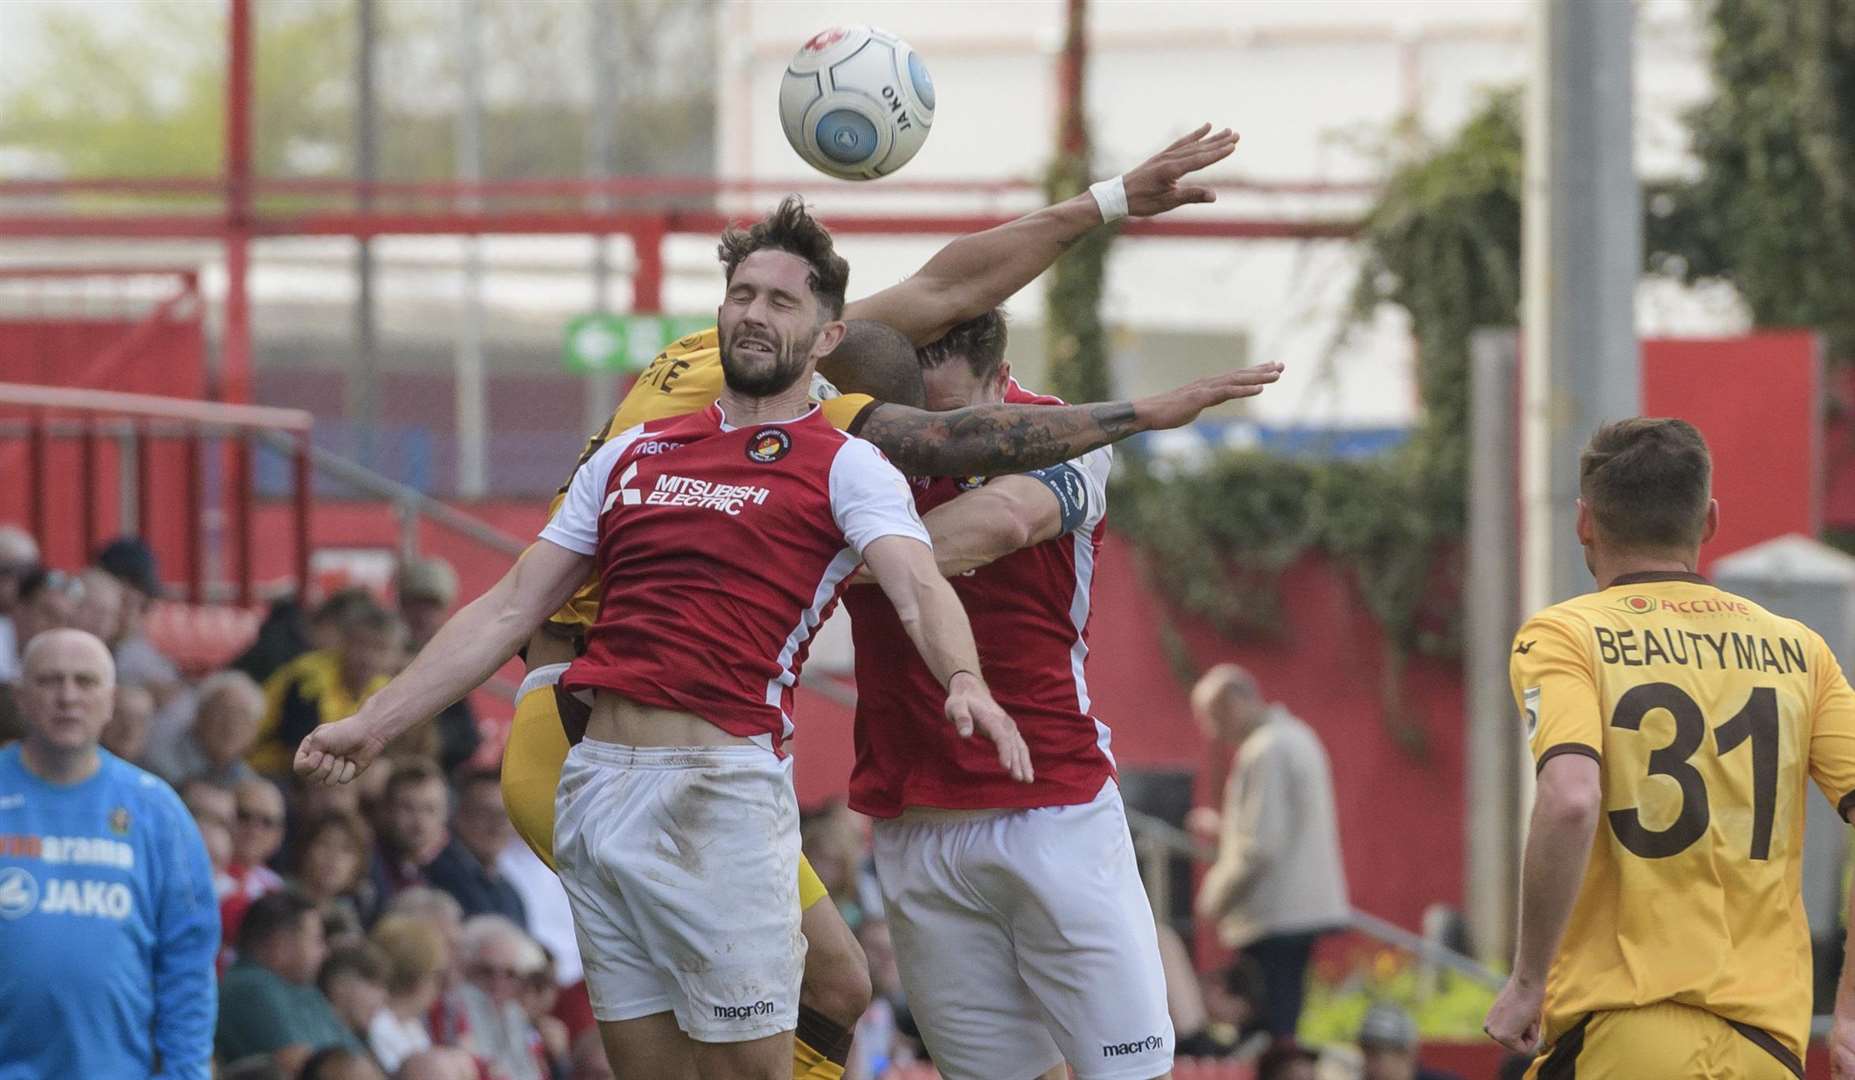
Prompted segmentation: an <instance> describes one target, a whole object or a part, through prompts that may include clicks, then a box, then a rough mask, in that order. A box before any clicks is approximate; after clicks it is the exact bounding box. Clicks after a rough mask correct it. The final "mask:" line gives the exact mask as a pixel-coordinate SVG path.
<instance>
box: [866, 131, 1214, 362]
mask: <svg viewBox="0 0 1855 1080" xmlns="http://www.w3.org/2000/svg"><path fill="white" fill-rule="evenodd" d="M1236 148H1237V135H1236V133H1235V132H1233V131H1231V130H1230V129H1228V128H1225V129H1224V130H1222V131H1217V132H1213V131H1212V130H1211V125H1210V124H1205V125H1203V126H1201V127H1199V128H1198V129H1197V130H1196V131H1192V132H1189V133H1187V134H1185V135H1183V136H1181V137H1179V138H1178V139H1176V140H1174V141H1173V143H1172V145H1170V146H1168V147H1166V148H1165V149H1164V150H1161V151H1160V152H1159V153H1157V154H1154V155H1153V156H1152V157H1150V158H1148V159H1147V160H1145V161H1143V162H1141V163H1140V164H1139V165H1138V166H1136V167H1135V168H1133V169H1131V170H1129V171H1128V172H1126V173H1125V174H1123V175H1122V176H1121V177H1120V178H1119V179H1120V181H1121V186H1122V188H1123V189H1124V191H1125V199H1126V204H1127V205H1126V207H1125V213H1126V215H1127V216H1128V217H1152V216H1153V215H1155V214H1163V213H1165V212H1166V211H1168V210H1172V209H1176V208H1177V207H1180V206H1184V205H1186V204H1187V203H1208V202H1215V201H1216V200H1217V195H1216V193H1215V192H1213V191H1212V190H1211V189H1210V188H1208V187H1202V186H1198V185H1194V184H1190V183H1187V182H1185V181H1186V178H1187V177H1189V176H1190V175H1191V174H1193V173H1195V172H1197V171H1199V170H1200V169H1203V168H1206V167H1207V166H1210V165H1213V164H1216V163H1217V162H1219V161H1222V160H1224V159H1225V158H1227V157H1229V156H1230V155H1231V153H1232V152H1233V151H1235V150H1236ZM1121 213H1122V208H1121V207H1119V206H1103V205H1102V204H1101V203H1098V202H1097V201H1096V199H1095V196H1094V195H1092V194H1090V193H1088V192H1083V193H1082V194H1080V195H1077V196H1076V197H1074V198H1072V199H1066V200H1064V201H1062V202H1060V203H1057V204H1056V205H1055V206H1046V207H1044V208H1043V209H1042V210H1038V211H1036V212H1034V213H1030V214H1026V215H1024V216H1023V217H1021V218H1018V219H1017V220H1015V221H1008V222H1006V223H1005V224H1003V225H999V226H996V227H994V228H990V229H987V230H985V231H984V232H977V233H972V234H969V235H967V236H962V237H960V238H959V239H958V240H955V241H953V242H952V243H950V244H948V245H947V246H946V247H944V248H941V249H940V251H939V252H938V253H936V254H935V256H934V257H933V258H931V259H929V260H928V261H927V263H926V264H925V265H923V266H922V267H921V269H920V270H918V271H916V272H915V274H914V276H913V277H910V278H909V279H908V280H906V281H904V282H902V283H901V284H899V285H894V286H891V287H890V288H887V289H884V290H883V291H881V292H879V293H877V294H876V295H874V296H870V297H865V298H864V299H862V300H858V301H855V302H853V303H851V304H850V305H849V306H848V307H847V308H845V309H844V317H845V318H848V319H875V320H876V321H877V322H883V323H887V324H889V325H890V326H893V327H895V328H896V329H897V330H900V331H901V332H902V333H904V334H907V335H908V336H909V337H910V338H912V339H914V342H915V344H916V345H925V344H927V343H928V342H930V341H935V340H937V339H939V338H940V336H941V335H942V334H945V333H946V332H947V331H948V330H949V329H951V328H953V327H954V326H957V325H959V324H960V323H963V322H965V321H966V320H967V319H971V318H973V317H975V316H978V315H983V314H985V313H986V312H988V311H990V310H992V309H993V308H995V307H997V306H998V305H1000V304H1002V303H1004V302H1005V301H1006V300H1007V299H1009V298H1010V297H1011V296H1012V295H1013V294H1014V293H1016V292H1017V291H1018V290H1019V289H1022V288H1023V287H1024V286H1026V285H1028V284H1030V283H1031V280H1032V279H1033V278H1035V277H1036V276H1037V275H1038V274H1041V273H1043V272H1044V271H1045V270H1047V269H1049V266H1050V264H1051V263H1053V262H1055V261H1056V260H1057V257H1058V256H1060V255H1062V254H1063V252H1064V251H1065V250H1067V249H1068V247H1069V246H1070V245H1071V244H1073V243H1075V242H1076V241H1077V240H1079V239H1081V238H1082V237H1083V236H1084V235H1086V234H1088V233H1089V232H1092V231H1093V230H1095V229H1096V228H1099V227H1100V226H1101V225H1103V224H1105V223H1106V222H1108V221H1110V220H1113V219H1115V218H1118V217H1119V216H1121Z"/></svg>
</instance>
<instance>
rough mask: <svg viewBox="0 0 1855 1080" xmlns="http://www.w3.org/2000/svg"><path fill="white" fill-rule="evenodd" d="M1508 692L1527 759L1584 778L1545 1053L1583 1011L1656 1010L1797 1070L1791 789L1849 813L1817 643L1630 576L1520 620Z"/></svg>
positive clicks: (1852, 765)
mask: <svg viewBox="0 0 1855 1080" xmlns="http://www.w3.org/2000/svg"><path fill="white" fill-rule="evenodd" d="M1510 674H1511V679H1512V683H1513V692H1514V698H1515V701H1516V702H1517V703H1518V704H1519V706H1520V708H1521V712H1522V715H1523V716H1524V718H1525V723H1526V726H1527V734H1528V738H1529V740H1530V742H1531V747H1532V752H1533V757H1534V760H1535V761H1536V762H1537V763H1538V764H1540V765H1544V764H1545V762H1546V761H1547V760H1548V759H1550V758H1552V757H1554V756H1556V755H1559V754H1565V753H1577V754H1584V755H1587V756H1589V757H1592V758H1595V759H1597V760H1598V761H1599V763H1600V769H1601V773H1600V776H1601V783H1602V790H1603V815H1602V817H1601V818H1600V819H1599V822H1598V826H1597V835H1596V838H1595V840H1594V842H1593V844H1592V847H1591V858H1590V862H1589V864H1588V865H1587V866H1586V869H1585V877H1584V884H1583V887H1582V889H1581V890H1580V892H1579V894H1578V901H1577V904H1576V906H1575V907H1574V908H1573V910H1572V917H1571V923H1570V926H1569V927H1568V929H1567V930H1566V935H1565V940H1564V942H1563V943H1562V944H1561V945H1560V947H1559V952H1558V955H1557V956H1556V957H1555V958H1554V960H1553V965H1552V970H1551V973H1550V975H1549V976H1548V979H1547V985H1546V1021H1545V1028H1546V1030H1545V1033H1544V1034H1545V1037H1546V1039H1547V1041H1548V1042H1550V1041H1553V1040H1556V1039H1557V1038H1558V1037H1559V1036H1560V1035H1561V1034H1563V1033H1564V1032H1565V1031H1566V1030H1567V1029H1569V1028H1570V1027H1572V1026H1573V1025H1574V1024H1576V1023H1577V1022H1578V1021H1579V1019H1581V1018H1582V1017H1583V1016H1584V1015H1585V1014H1587V1013H1591V1012H1596V1011H1602V1010H1608V1009H1622V1008H1630V1007H1634V1006H1641V1005H1650V1004H1654V1003H1656V1002H1663V1001H1672V1002H1675V1003H1678V1004H1683V1005H1691V1006H1694V1007H1696V1008H1701V1009H1705V1010H1707V1011H1709V1012H1712V1013H1714V1014H1715V1015H1717V1016H1719V1017H1721V1018H1722V1019H1724V1020H1727V1021H1729V1022H1732V1023H1735V1024H1742V1025H1749V1026H1751V1027H1756V1028H1760V1029H1762V1030H1764V1031H1766V1032H1768V1033H1770V1034H1771V1035H1773V1036H1775V1037H1776V1038H1777V1039H1778V1041H1779V1042H1781V1043H1783V1044H1784V1045H1785V1046H1787V1047H1789V1048H1790V1049H1791V1051H1792V1052H1794V1053H1796V1054H1797V1055H1798V1056H1799V1057H1800V1058H1801V1057H1802V1056H1803V1053H1804V1048H1805V1044H1806V1043H1807V1041H1808V1039H1809V1028H1810V1008H1811V1001H1810V978H1809V976H1810V933H1809V926H1808V924H1807V923H1806V922H1805V919H1804V908H1803V900H1802V895H1801V888H1802V875H1803V859H1802V854H1803V828H1804V799H1805V798H1806V796H1807V787H1806V784H1805V780H1806V778H1811V779H1814V780H1815V781H1816V784H1817V786H1818V787H1819V788H1820V789H1821V790H1822V792H1823V794H1825V795H1827V796H1828V797H1829V799H1830V801H1831V802H1833V803H1835V804H1836V805H1837V807H1838V809H1839V810H1843V811H1846V810H1847V809H1848V808H1849V807H1850V806H1851V805H1855V693H1851V691H1850V689H1849V684H1848V681H1847V680H1846V679H1845V678H1844V677H1843V674H1842V668H1841V666H1840V665H1839V664H1838V663H1837V662H1836V658H1835V656H1834V655H1832V654H1831V653H1830V651H1829V648H1828V646H1827V645H1825V644H1824V643H1823V639H1822V638H1821V637H1819V636H1818V635H1817V634H1816V633H1815V632H1814V631H1812V630H1811V629H1809V628H1808V627H1806V626H1804V625H1803V624H1802V623H1799V622H1796V621H1795V620H1792V619H1785V618H1781V617H1779V616H1776V615H1773V614H1771V613H1770V612H1768V611H1766V610H1764V609H1763V608H1761V607H1759V606H1758V605H1756V604H1754V603H1752V602H1750V601H1748V600H1744V599H1742V598H1740V597H1737V596H1734V595H1732V594H1731V593H1727V592H1723V591H1721V590H1720V589H1717V588H1715V587H1713V586H1712V585H1709V584H1707V583H1706V581H1705V580H1704V579H1702V578H1700V577H1697V576H1695V575H1691V574H1640V575H1631V576H1629V577H1626V578H1623V579H1620V580H1619V581H1617V582H1616V583H1615V584H1614V585H1612V586H1611V587H1610V588H1608V589H1605V590H1603V591H1602V592H1596V593H1591V594H1589V595H1586V596H1581V597H1578V598H1577V599H1574V600H1569V601H1567V602H1565V603H1563V604H1559V605H1557V606H1555V607H1550V608H1547V609H1546V610H1544V611H1542V612H1540V613H1539V614H1537V615H1535V616H1534V617H1533V618H1532V619H1531V620H1529V621H1528V622H1527V623H1526V625H1525V626H1523V627H1522V628H1521V630H1520V632H1519V634H1518V635H1516V638H1515V642H1514V652H1513V656H1512V661H1511V666H1510Z"/></svg>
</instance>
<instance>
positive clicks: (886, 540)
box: [863, 536, 1035, 783]
mask: <svg viewBox="0 0 1855 1080" xmlns="http://www.w3.org/2000/svg"><path fill="white" fill-rule="evenodd" d="M863 559H864V561H865V562H866V563H868V564H869V568H870V572H871V573H872V574H874V575H875V577H876V581H877V583H878V584H880V585H881V586H882V591H883V592H884V593H885V594H887V596H888V597H889V603H891V604H893V605H895V613H896V615H897V616H898V617H899V618H900V619H901V620H902V626H903V628H904V629H906V630H907V631H908V638H909V640H910V641H913V642H914V643H915V648H916V649H918V650H920V652H921V658H922V659H923V660H925V661H927V666H928V670H930V671H932V672H933V673H934V677H935V678H936V679H939V680H940V684H941V685H942V686H944V687H946V688H947V719H948V720H949V721H951V722H952V723H953V726H954V730H956V731H958V732H959V733H960V735H961V736H962V737H964V736H968V735H971V734H972V733H973V729H974V728H977V729H978V730H979V733H980V734H982V735H984V736H985V737H986V738H988V739H990V740H992V742H993V743H995V744H997V746H998V763H999V764H1000V765H1003V766H1004V767H1005V771H1006V772H1009V773H1010V774H1011V776H1012V778H1013V779H1014V780H1018V781H1021V782H1023V783H1029V782H1030V781H1031V780H1032V779H1034V778H1035V774H1034V772H1033V770H1032V768H1031V752H1030V748H1029V747H1027V746H1025V745H1024V737H1023V736H1022V735H1020V734H1018V725H1017V724H1015V723H1013V722H1012V719H1011V717H1009V716H1007V715H1006V714H1005V710H1003V709H1001V708H999V706H998V702H996V701H993V700H992V692H991V691H990V690H988V689H987V688H986V685H985V680H984V679H983V678H981V677H980V674H979V648H978V646H977V645H975V644H974V643H973V628H972V625H971V624H970V623H968V622H967V621H966V609H965V608H963V607H961V606H960V598H959V597H958V596H956V595H954V592H953V586H951V585H948V584H947V579H946V578H943V577H941V576H940V571H939V570H938V569H937V568H936V567H935V566H934V551H933V549H932V548H930V547H928V546H927V545H926V544H924V543H922V542H921V541H919V540H916V539H914V538H913V537H908V536H884V537H882V538H880V539H877V540H873V541H871V542H870V543H869V544H867V545H866V546H865V547H864V548H863Z"/></svg>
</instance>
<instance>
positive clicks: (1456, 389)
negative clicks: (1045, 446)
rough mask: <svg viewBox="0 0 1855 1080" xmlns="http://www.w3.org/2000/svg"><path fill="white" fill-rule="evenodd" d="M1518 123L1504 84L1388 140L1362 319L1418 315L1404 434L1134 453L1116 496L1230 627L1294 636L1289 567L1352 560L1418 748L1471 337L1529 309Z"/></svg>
mask: <svg viewBox="0 0 1855 1080" xmlns="http://www.w3.org/2000/svg"><path fill="white" fill-rule="evenodd" d="M1520 133H1521V121H1520V106H1519V99H1518V96H1517V94H1515V93H1512V92H1506V93H1501V94H1496V95H1493V96H1491V97H1490V98H1489V99H1488V100H1487V101H1486V102H1485V103H1484V104H1483V106H1482V107H1481V108H1480V109H1479V110H1478V111H1477V112H1476V113H1475V114H1474V115H1473V116H1471V117H1470V118H1469V120H1468V122H1467V123H1466V124H1465V125H1464V126H1463V127H1462V129H1461V130H1460V131H1458V132H1457V133H1456V134H1455V135H1454V136H1453V137H1452V138H1450V139H1449V140H1448V141H1446V142H1443V143H1441V144H1433V143H1430V142H1428V141H1426V140H1424V139H1423V138H1422V137H1421V136H1420V135H1418V134H1417V133H1416V132H1415V131H1414V129H1408V128H1407V129H1403V130H1400V131H1399V132H1397V133H1396V135H1395V138H1394V140H1393V147H1392V150H1391V153H1392V168H1391V171H1390V175H1389V177H1388V179H1387V181H1386V184H1385V187H1384V189H1383V191H1382V192H1381V194H1380V195H1379V198H1378V200H1377V201H1376V203H1375V204H1374V205H1373V207H1372V208H1371V210H1370V212H1369V213H1368V214H1367V215H1366V218H1365V220H1364V222H1363V224H1362V227H1361V229H1360V233H1359V242H1360V247H1361V250H1362V255H1363V261H1362V265H1361V267H1360V270H1359V274H1358V278H1357V281H1356V283H1355V286H1354V289H1353V294H1352V304H1351V318H1350V320H1349V324H1350V325H1358V324H1362V323H1364V322H1366V321H1367V320H1369V319H1370V318H1371V317H1373V316H1374V315H1375V314H1376V313H1377V311H1378V310H1379V308H1380V306H1381V305H1383V304H1395V305H1397V306H1399V307H1401V308H1403V309H1404V310H1405V311H1406V312H1407V313H1408V314H1409V315H1410V319H1411V326H1412V333H1413V334H1414V336H1415V339H1416V345H1417V383H1418V391H1419V394H1420V397H1421V400H1422V405H1423V409H1422V414H1421V416H1420V418H1419V420H1418V422H1417V424H1416V426H1415V428H1414V429H1413V431H1412V433H1411V437H1410V439H1409V440H1408V441H1407V442H1406V443H1405V444H1404V445H1402V446H1400V447H1399V448H1398V449H1397V450H1396V451H1394V452H1392V453H1389V454H1385V455H1382V456H1380V457H1377V458H1373V459H1370V460H1363V461H1351V460H1338V459H1327V458H1311V457H1277V456H1272V455H1267V454H1262V453H1256V452H1242V453H1229V454H1225V455H1222V456H1220V457H1218V458H1216V459H1215V460H1214V461H1212V462H1211V463H1210V464H1209V465H1208V466H1206V467H1204V468H1202V469H1195V470H1185V471H1177V472H1171V473H1163V472H1161V471H1160V469H1159V468H1158V467H1157V466H1156V464H1155V463H1150V462H1145V461H1141V460H1139V459H1138V458H1137V456H1134V455H1129V457H1130V459H1131V460H1130V463H1129V466H1128V467H1127V468H1126V469H1125V470H1124V471H1123V474H1122V475H1121V476H1120V478H1119V479H1118V480H1117V483H1116V491H1115V495H1114V497H1113V499H1112V502H1113V505H1114V506H1115V513H1114V520H1115V524H1116V525H1117V526H1118V527H1119V529H1120V530H1121V531H1122V532H1124V533H1125V534H1126V535H1127V536H1129V537H1130V538H1131V539H1132V540H1133V541H1134V543H1135V544H1136V545H1137V546H1138V548H1139V549H1140V551H1141V552H1142V554H1143V556H1144V558H1145V560H1146V563H1147V565H1148V567H1149V569H1150V570H1152V571H1153V573H1152V574H1151V577H1152V579H1153V580H1154V582H1155V583H1156V584H1157V585H1158V587H1159V588H1160V589H1161V590H1162V591H1163V593H1164V594H1165V595H1166V596H1167V597H1168V598H1169V599H1170V600H1171V601H1172V602H1173V603H1174V604H1175V605H1176V606H1177V607H1178V608H1179V609H1181V610H1183V611H1185V612H1187V613H1190V614H1193V615H1196V616H1200V617H1203V618H1205V619H1207V620H1208V621H1210V622H1211V624H1212V625H1213V626H1215V627H1217V628H1218V629H1219V630H1220V631H1222V632H1224V633H1226V634H1230V635H1234V636H1245V635H1258V634H1260V635H1265V636H1279V635H1280V634H1281V633H1282V632H1283V629H1282V627H1283V618H1282V603H1283V600H1282V597H1281V594H1280V588H1279V580H1280V576H1281V574H1282V572H1283V571H1284V570H1285V569H1287V568H1288V567H1289V566H1291V565H1292V564H1294V563H1295V562H1296V560H1298V559H1300V558H1301V557H1302V556H1303V555H1304V554H1306V553H1308V552H1310V551H1320V552H1323V553H1325V554H1327V555H1328V556H1330V557H1331V558H1333V559H1334V560H1335V561H1337V562H1338V563H1339V564H1341V565H1342V566H1344V567H1346V568H1347V569H1348V570H1349V572H1350V574H1351V577H1352V579H1353V580H1354V582H1355V583H1356V584H1357V586H1358V588H1359V592H1360V596H1361V599H1362V601H1363V603H1364V605H1365V607H1366V608H1367V610H1368V611H1370V612H1371V614H1372V616H1373V618H1374V619H1375V620H1376V621H1377V622H1378V624H1379V625H1380V627H1381V628H1382V629H1383V630H1384V632H1385V637H1386V642H1387V656H1386V664H1385V691H1386V692H1385V701H1386V705H1387V716H1388V719H1389V721H1390V722H1391V724H1392V729H1393V732H1394V734H1395V735H1397V737H1398V738H1399V739H1400V740H1401V741H1402V742H1404V743H1405V744H1406V745H1407V746H1409V747H1410V748H1411V749H1412V750H1413V751H1416V752H1420V751H1421V750H1422V739H1421V735H1420V734H1419V732H1418V730H1417V729H1416V728H1415V727H1414V726H1412V725H1409V724H1407V723H1405V722H1404V720H1403V717H1402V706H1401V698H1400V697H1399V687H1400V685H1401V683H1402V673H1403V670H1404V667H1405V664H1406V662H1407V661H1408V659H1409V657H1410V655H1411V653H1412V652H1413V651H1415V650H1422V651H1428V652H1446V651H1450V650H1452V649H1453V648H1454V647H1455V645H1456V638H1457V621H1458V620H1457V610H1456V609H1457V607H1458V605H1457V602H1456V592H1455V589H1454V587H1453V586H1454V584H1455V581H1456V578H1457V576H1458V573H1457V571H1458V559H1459V555H1460V547H1461V537H1462V532H1463V529H1464V524H1465V516H1466V500H1465V491H1464V489H1465V485H1466V481H1467V473H1468V446H1467V438H1468V401H1469V387H1468V366H1469V342H1470V338H1471V337H1472V335H1473V334H1474V332H1475V331H1476V330H1478V329H1480V328H1483V327H1488V326H1511V325H1513V324H1514V323H1515V322H1516V319H1517V315H1518V306H1519V301H1520V231H1521V229H1520V192H1521V181H1522V175H1523V172H1522V170H1523V159H1522V154H1521V143H1520ZM1053 321H1054V312H1053ZM1345 347H1346V343H1345V341H1344V339H1342V340H1341V341H1340V342H1339V343H1338V344H1337V345H1336V348H1345Z"/></svg>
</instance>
